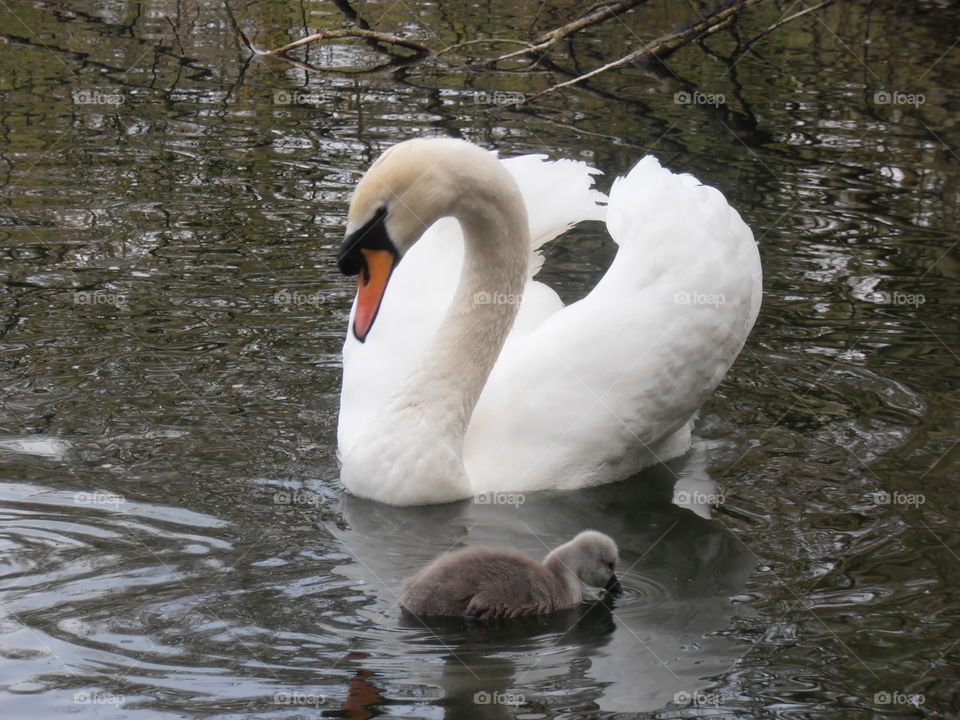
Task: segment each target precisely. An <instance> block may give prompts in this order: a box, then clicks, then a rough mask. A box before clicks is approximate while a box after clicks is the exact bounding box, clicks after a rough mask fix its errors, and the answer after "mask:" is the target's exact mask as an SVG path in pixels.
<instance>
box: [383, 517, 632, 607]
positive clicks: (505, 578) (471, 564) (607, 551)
mask: <svg viewBox="0 0 960 720" xmlns="http://www.w3.org/2000/svg"><path fill="white" fill-rule="evenodd" d="M617 560H618V551H617V545H616V543H615V542H614V541H613V540H612V539H611V538H610V537H609V536H607V535H604V534H603V533H600V532H597V531H596V530H584V531H583V532H581V533H580V534H578V535H577V536H576V537H575V538H574V539H573V540H571V541H570V542H568V543H565V544H563V545H561V546H560V547H558V548H556V549H555V550H553V551H552V552H551V553H550V554H549V555H547V557H546V559H545V560H544V561H543V564H542V565H541V564H540V563H538V562H536V561H534V560H531V559H530V558H529V557H527V556H526V555H524V554H523V553H522V552H520V551H519V550H514V549H512V548H494V547H482V546H479V547H471V548H465V549H463V550H458V551H456V552H452V553H447V554H445V555H441V556H440V557H438V558H437V559H436V560H434V561H433V562H432V563H430V565H428V566H427V567H425V568H424V569H423V570H421V571H420V572H419V573H417V574H416V575H415V576H414V577H412V578H410V580H408V581H407V584H406V587H405V588H404V592H403V595H402V597H401V598H400V606H401V607H402V608H403V609H405V610H407V611H408V612H411V613H413V614H414V615H418V616H432V615H445V616H454V615H464V616H466V617H469V618H475V619H492V618H502V617H519V616H521V615H542V614H545V613H550V612H553V611H555V610H562V609H564V608H571V607H574V606H575V605H578V604H579V603H580V602H582V601H583V585H582V583H586V584H588V585H593V586H594V587H602V588H603V589H604V590H607V591H608V592H610V593H613V594H616V593H619V592H620V581H619V580H618V579H617V575H616V567H617Z"/></svg>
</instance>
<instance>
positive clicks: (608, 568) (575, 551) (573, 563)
mask: <svg viewBox="0 0 960 720" xmlns="http://www.w3.org/2000/svg"><path fill="white" fill-rule="evenodd" d="M551 554H557V555H558V556H559V557H560V559H561V560H562V562H563V564H564V565H565V566H566V567H568V568H570V569H571V570H573V572H574V573H575V574H576V576H577V577H578V578H580V580H581V581H583V582H585V583H586V584H587V585H592V586H594V587H602V588H603V589H604V590H606V591H607V592H609V593H611V594H614V595H615V594H617V593H619V592H620V591H621V588H620V581H619V580H618V579H617V573H616V569H617V562H618V561H619V559H620V553H619V551H618V550H617V544H616V543H615V542H614V541H613V539H612V538H610V536H609V535H604V534H603V533H602V532H597V531H596V530H584V531H583V532H582V533H580V534H579V535H577V536H576V537H575V538H574V539H573V540H571V541H570V542H568V543H565V544H564V545H561V546H560V547H558V548H557V549H556V550H554V551H553V553H551Z"/></svg>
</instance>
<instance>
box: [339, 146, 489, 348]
mask: <svg viewBox="0 0 960 720" xmlns="http://www.w3.org/2000/svg"><path fill="white" fill-rule="evenodd" d="M498 173H503V171H502V170H501V169H500V163H499V162H498V161H497V160H496V158H495V156H494V155H493V153H490V152H487V151H486V150H483V149H482V148H480V147H478V146H476V145H473V144H472V143H469V142H466V141H464V140H454V139H451V138H424V139H417V140H407V141H406V142H402V143H399V144H397V145H394V146H393V147H391V148H388V149H387V150H386V151H385V152H384V153H383V154H382V155H381V156H380V157H379V158H377V160H376V162H374V163H373V165H371V166H370V169H369V170H367V173H366V174H365V175H364V176H363V178H362V179H361V180H360V182H359V183H358V184H357V188H356V190H354V193H353V198H352V199H351V201H350V211H349V214H348V216H347V230H346V237H345V238H344V241H343V245H341V246H340V253H339V255H338V256H337V263H338V265H339V266H340V270H341V271H342V272H343V273H344V274H345V275H357V276H358V278H357V280H358V290H357V303H356V305H357V310H356V314H355V316H354V321H353V333H354V335H355V336H356V338H357V339H358V340H359V341H360V342H363V341H364V340H365V339H366V337H367V333H369V332H370V328H371V327H373V321H374V320H375V319H376V316H377V311H378V310H379V309H380V302H381V300H382V299H383V294H384V292H385V291H386V289H387V283H388V282H389V280H390V275H391V274H392V273H393V269H394V268H395V267H396V266H397V263H399V262H400V260H401V258H402V257H403V255H404V253H406V252H407V250H409V249H410V247H411V246H413V244H414V243H415V242H417V240H419V239H420V236H421V235H423V233H424V232H425V231H426V229H427V228H428V227H430V226H431V225H433V223H434V222H436V221H437V220H439V219H440V218H442V217H446V216H448V215H458V214H459V212H458V211H459V210H461V209H462V206H463V205H465V204H466V203H469V198H470V197H471V196H473V195H475V194H476V193H478V192H479V193H481V194H486V189H487V188H489V187H491V186H493V185H495V184H496V181H501V182H502V179H501V178H500V177H498Z"/></svg>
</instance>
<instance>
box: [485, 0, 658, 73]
mask: <svg viewBox="0 0 960 720" xmlns="http://www.w3.org/2000/svg"><path fill="white" fill-rule="evenodd" d="M645 2H647V0H616V2H613V3H609V4H605V5H603V6H602V7H600V8H598V9H596V10H594V11H593V12H591V13H589V14H588V15H585V16H584V17H582V18H580V19H579V20H574V21H573V22H569V23H567V24H566V25H561V26H560V27H557V28H554V29H553V30H551V31H550V32H548V33H545V34H544V35H541V36H540V37H539V38H538V39H536V40H534V41H533V44H532V45H530V46H529V47H527V48H524V49H522V50H515V51H514V52H511V53H507V54H506V55H501V56H500V57H496V58H493V59H491V60H487V61H486V62H485V63H483V65H484V66H486V67H493V66H494V65H496V64H497V63H501V62H503V61H504V60H511V59H513V58H515V57H520V56H521V55H530V54H534V53H541V52H543V51H544V50H547V49H549V48H550V47H552V46H553V45H555V44H556V43H557V42H559V41H560V40H563V38H565V37H567V35H570V34H572V33H575V32H577V31H579V30H583V29H584V28H586V27H590V26H591V25H596V24H597V23H601V22H603V21H604V20H609V19H610V18H612V17H616V16H617V15H622V14H623V13H625V12H626V11H627V10H630V9H631V8H634V7H636V6H637V5H640V4H641V3H645Z"/></svg>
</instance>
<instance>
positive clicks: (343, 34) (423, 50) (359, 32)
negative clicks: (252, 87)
mask: <svg viewBox="0 0 960 720" xmlns="http://www.w3.org/2000/svg"><path fill="white" fill-rule="evenodd" d="M339 38H364V39H366V40H377V41H378V42H382V43H387V44H388V45H397V46H399V47H405V48H407V49H409V50H413V51H414V52H416V53H417V54H419V55H436V53H435V52H434V51H433V50H432V49H431V48H429V47H427V46H426V45H424V44H423V43H420V42H417V41H416V40H408V39H407V38H404V37H400V36H399V35H392V34H390V33H383V32H377V31H376V30H364V29H361V28H344V29H341V30H324V31H322V32H318V33H314V34H313V35H307V37H304V38H300V39H299V40H295V41H293V42H292V43H288V44H286V45H284V46H283V47H278V48H276V49H275V50H270V51H269V52H267V53H266V54H267V55H285V54H286V53H287V52H288V51H289V50H293V49H294V48H297V47H300V46H301V45H306V44H307V43H312V42H316V41H318V40H337V39H339Z"/></svg>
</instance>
